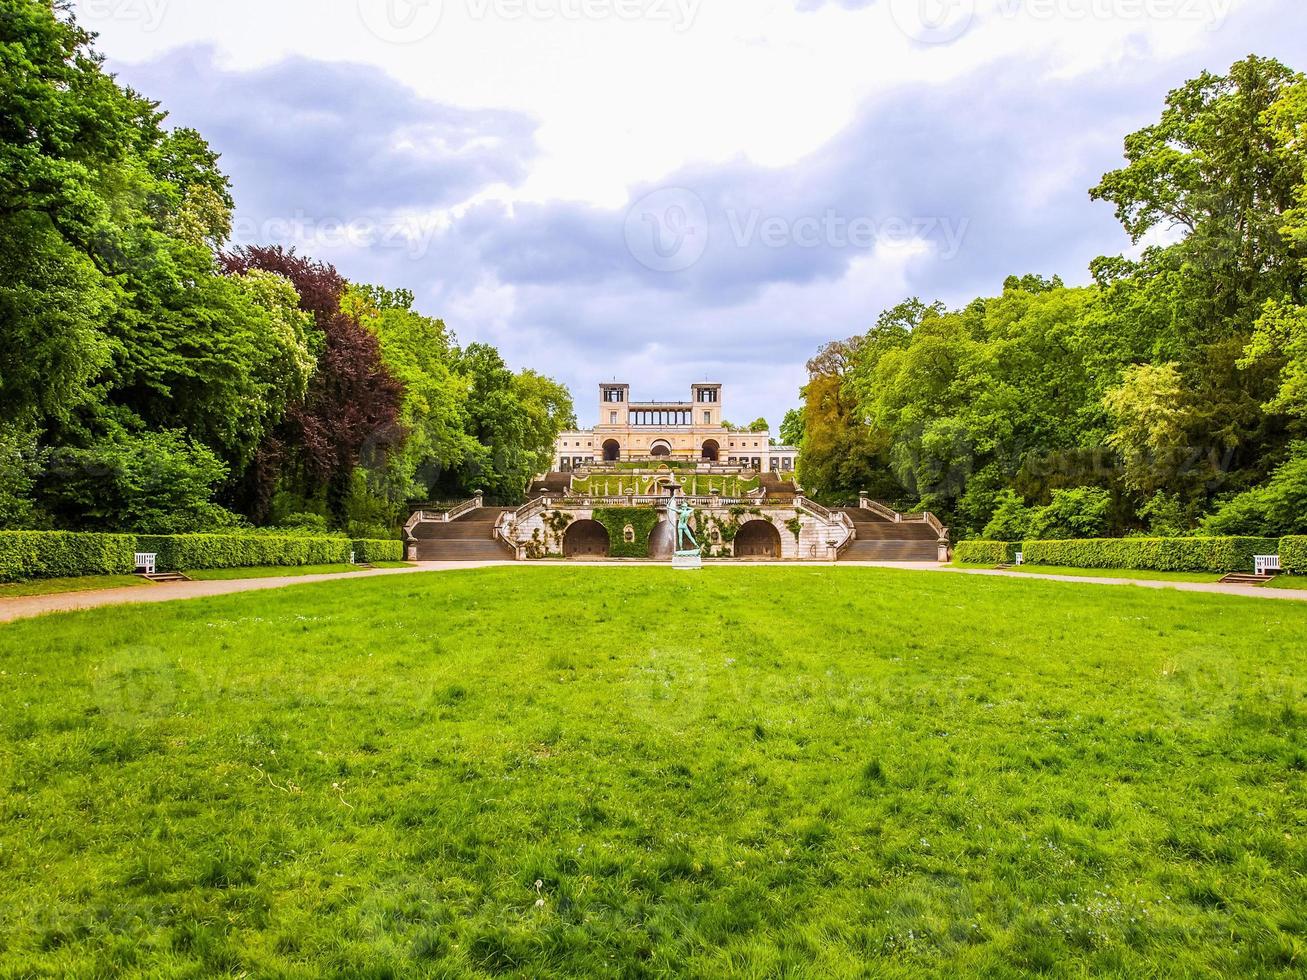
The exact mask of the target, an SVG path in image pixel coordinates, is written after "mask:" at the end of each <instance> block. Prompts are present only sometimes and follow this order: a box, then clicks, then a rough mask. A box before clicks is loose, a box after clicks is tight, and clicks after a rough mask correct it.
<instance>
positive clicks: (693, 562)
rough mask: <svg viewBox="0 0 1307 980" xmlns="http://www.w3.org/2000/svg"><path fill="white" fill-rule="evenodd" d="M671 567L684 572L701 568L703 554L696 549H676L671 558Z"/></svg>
mask: <svg viewBox="0 0 1307 980" xmlns="http://www.w3.org/2000/svg"><path fill="white" fill-rule="evenodd" d="M672 567H673V568H675V569H677V570H679V571H685V572H693V571H698V570H699V569H701V568H703V556H702V555H700V554H699V552H697V551H678V552H677V553H676V555H675V557H673V558H672Z"/></svg>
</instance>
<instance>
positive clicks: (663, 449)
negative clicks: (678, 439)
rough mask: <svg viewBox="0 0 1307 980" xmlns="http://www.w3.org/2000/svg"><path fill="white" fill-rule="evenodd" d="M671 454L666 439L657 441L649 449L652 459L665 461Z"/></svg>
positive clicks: (670, 448) (669, 444) (670, 446)
mask: <svg viewBox="0 0 1307 980" xmlns="http://www.w3.org/2000/svg"><path fill="white" fill-rule="evenodd" d="M671 454H672V445H671V443H669V442H668V441H667V440H666V439H659V440H658V441H657V442H655V443H654V444H653V445H652V446H650V447H649V455H650V456H652V457H653V458H654V459H666V458H667V457H668V456H670V455H671Z"/></svg>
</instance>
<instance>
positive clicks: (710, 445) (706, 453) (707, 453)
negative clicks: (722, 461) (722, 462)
mask: <svg viewBox="0 0 1307 980" xmlns="http://www.w3.org/2000/svg"><path fill="white" fill-rule="evenodd" d="M721 454H722V447H721V445H720V444H719V443H718V442H717V440H716V439H708V440H705V442H704V444H703V458H704V459H706V460H707V461H708V462H710V463H715V462H717V461H718V459H719V458H720V457H721Z"/></svg>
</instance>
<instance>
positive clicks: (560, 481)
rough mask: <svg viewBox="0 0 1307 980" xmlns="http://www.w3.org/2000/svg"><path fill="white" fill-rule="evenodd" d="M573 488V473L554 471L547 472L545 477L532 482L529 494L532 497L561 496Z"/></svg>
mask: <svg viewBox="0 0 1307 980" xmlns="http://www.w3.org/2000/svg"><path fill="white" fill-rule="evenodd" d="M571 489H572V474H571V473H559V472H558V471H556V470H555V471H553V472H551V473H547V474H546V475H545V476H544V478H543V479H540V480H536V481H535V482H534V483H532V484H531V492H530V493H529V494H528V496H530V497H531V498H533V499H534V498H535V497H544V496H549V497H561V496H563V494H565V493H567V491H569V490H571Z"/></svg>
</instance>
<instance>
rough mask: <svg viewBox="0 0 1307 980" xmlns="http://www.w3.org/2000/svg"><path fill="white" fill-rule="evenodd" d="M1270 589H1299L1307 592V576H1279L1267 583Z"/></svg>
mask: <svg viewBox="0 0 1307 980" xmlns="http://www.w3.org/2000/svg"><path fill="white" fill-rule="evenodd" d="M1266 587H1267V588H1268V589H1298V590H1302V591H1307V575H1277V576H1275V578H1273V579H1271V580H1270V581H1269V582H1267V583H1266Z"/></svg>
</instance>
